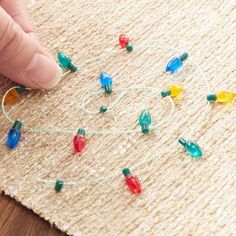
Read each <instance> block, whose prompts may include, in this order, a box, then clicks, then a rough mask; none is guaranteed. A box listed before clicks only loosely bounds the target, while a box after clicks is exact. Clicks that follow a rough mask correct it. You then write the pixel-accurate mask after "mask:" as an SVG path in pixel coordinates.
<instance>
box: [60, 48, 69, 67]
mask: <svg viewBox="0 0 236 236" xmlns="http://www.w3.org/2000/svg"><path fill="white" fill-rule="evenodd" d="M57 58H58V61H59V64H60V66H61V67H62V68H64V69H68V66H69V64H70V63H71V59H70V58H69V57H68V56H67V55H66V54H65V53H63V52H61V51H59V52H58V54H57Z"/></svg>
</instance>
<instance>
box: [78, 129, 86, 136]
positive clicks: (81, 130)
mask: <svg viewBox="0 0 236 236" xmlns="http://www.w3.org/2000/svg"><path fill="white" fill-rule="evenodd" d="M77 134H80V135H81V136H85V130H84V129H82V128H80V129H78V131H77Z"/></svg>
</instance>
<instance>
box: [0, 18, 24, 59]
mask: <svg viewBox="0 0 236 236" xmlns="http://www.w3.org/2000/svg"><path fill="white" fill-rule="evenodd" d="M21 40H22V35H21V34H20V31H19V29H18V25H17V24H16V23H15V22H14V21H11V20H9V21H7V22H6V24H5V25H4V26H3V27H2V28H1V30H0V55H1V59H2V58H4V56H6V57H8V58H9V55H10V54H14V53H15V52H16V51H17V48H18V47H19V45H20V42H21Z"/></svg>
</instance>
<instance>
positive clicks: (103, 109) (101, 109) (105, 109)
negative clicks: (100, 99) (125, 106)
mask: <svg viewBox="0 0 236 236" xmlns="http://www.w3.org/2000/svg"><path fill="white" fill-rule="evenodd" d="M99 111H100V112H101V113H104V112H106V111H107V107H106V106H101V107H100V109H99Z"/></svg>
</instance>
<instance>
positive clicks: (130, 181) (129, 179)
mask: <svg viewBox="0 0 236 236" xmlns="http://www.w3.org/2000/svg"><path fill="white" fill-rule="evenodd" d="M122 173H123V174H124V176H125V183H126V184H127V185H128V187H129V189H130V191H131V192H132V193H135V194H139V193H141V192H142V186H141V184H140V181H139V179H138V177H137V176H133V175H132V174H131V172H130V169H129V168H124V169H123V170H122Z"/></svg>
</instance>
